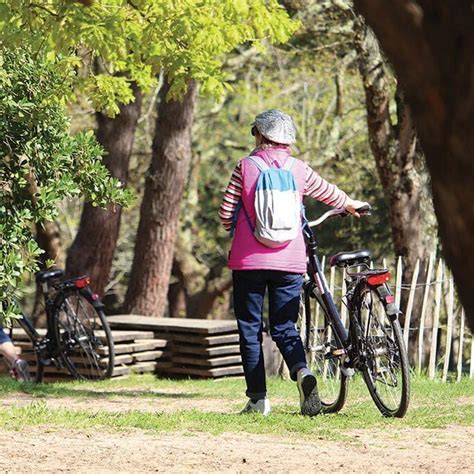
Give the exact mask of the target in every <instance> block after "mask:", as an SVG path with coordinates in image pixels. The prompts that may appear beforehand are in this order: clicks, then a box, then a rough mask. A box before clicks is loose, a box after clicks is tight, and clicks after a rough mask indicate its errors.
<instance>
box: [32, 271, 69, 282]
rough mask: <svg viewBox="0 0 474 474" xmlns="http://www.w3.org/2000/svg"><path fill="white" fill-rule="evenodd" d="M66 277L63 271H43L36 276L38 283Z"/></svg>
mask: <svg viewBox="0 0 474 474" xmlns="http://www.w3.org/2000/svg"><path fill="white" fill-rule="evenodd" d="M63 275H64V272H63V271H62V270H43V271H42V272H38V273H37V274H36V281H37V282H38V283H44V282H45V281H48V280H50V279H51V278H59V277H62V276H63Z"/></svg>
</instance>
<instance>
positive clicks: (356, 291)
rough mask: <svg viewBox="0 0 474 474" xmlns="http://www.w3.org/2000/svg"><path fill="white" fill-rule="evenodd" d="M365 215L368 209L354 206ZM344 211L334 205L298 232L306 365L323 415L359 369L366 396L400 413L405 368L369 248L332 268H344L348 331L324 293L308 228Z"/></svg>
mask: <svg viewBox="0 0 474 474" xmlns="http://www.w3.org/2000/svg"><path fill="white" fill-rule="evenodd" d="M358 212H359V214H361V215H368V214H370V207H369V206H365V207H363V208H361V209H358ZM341 215H342V216H344V215H347V211H346V210H344V209H333V210H330V211H328V212H326V213H325V214H324V215H323V216H321V217H320V218H319V219H318V220H315V221H313V222H306V223H305V224H304V225H303V232H304V235H305V239H306V246H307V254H308V271H307V275H306V277H305V283H304V287H303V293H302V305H301V311H300V313H301V314H300V323H299V324H300V330H301V335H302V339H303V343H304V345H305V350H306V353H307V358H308V364H309V366H310V368H311V369H312V371H313V373H314V374H315V376H316V377H317V379H318V390H319V395H320V398H321V402H322V405H323V410H322V411H323V413H334V412H337V411H339V410H340V409H341V408H342V407H343V406H344V403H345V401H346V398H347V391H348V381H349V378H350V377H351V376H352V375H353V374H354V371H355V370H358V371H360V372H361V373H362V375H363V378H364V381H365V383H366V384H367V387H368V389H369V392H370V395H371V396H372V399H373V400H374V402H375V404H376V405H377V408H378V409H379V410H380V412H381V413H382V414H383V415H384V416H387V417H400V418H401V417H403V416H404V415H405V413H406V411H407V409H408V405H409V399H410V372H409V365H408V356H407V352H406V348H405V346H404V342H403V337H402V332H401V327H400V323H399V321H398V315H399V313H400V311H399V309H398V307H397V305H396V304H395V298H394V296H393V295H392V293H391V291H390V288H389V287H388V285H387V282H388V281H389V279H390V273H389V271H388V270H387V269H385V268H384V269H371V268H370V260H371V256H370V252H369V251H367V250H358V251H354V252H341V253H338V254H337V255H334V256H333V257H331V259H330V265H331V266H338V267H345V269H346V271H345V275H346V276H345V282H346V287H347V292H346V294H345V296H344V298H343V301H344V304H345V305H346V306H347V309H348V315H349V318H348V329H346V327H345V325H344V324H343V322H342V320H341V317H340V315H339V312H338V310H337V308H336V305H335V304H334V301H333V299H332V296H331V293H330V292H329V289H328V285H327V281H326V279H325V277H324V273H323V272H322V270H321V264H320V261H319V259H318V256H317V244H316V240H315V237H314V234H313V232H312V230H311V227H314V226H318V225H320V224H322V223H323V222H324V221H325V220H326V219H328V218H330V217H333V216H341Z"/></svg>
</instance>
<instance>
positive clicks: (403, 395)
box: [359, 288, 410, 418]
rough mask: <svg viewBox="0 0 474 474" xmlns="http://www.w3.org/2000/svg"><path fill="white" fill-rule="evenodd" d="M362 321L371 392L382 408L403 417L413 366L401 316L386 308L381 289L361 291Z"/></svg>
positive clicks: (408, 395) (366, 375)
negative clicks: (389, 311)
mask: <svg viewBox="0 0 474 474" xmlns="http://www.w3.org/2000/svg"><path fill="white" fill-rule="evenodd" d="M359 316H360V320H359V323H360V325H361V329H362V339H361V344H362V351H363V353H365V364H364V368H363V370H362V373H363V376H364V380H365V383H366V384H367V387H368V389H369V392H370V395H371V396H372V399H373V400H374V402H375V404H376V405H377V408H378V409H379V410H380V412H381V413H382V414H383V415H384V416H387V417H398V418H402V417H403V416H404V415H405V413H406V411H407V409H408V404H409V400H410V369H409V365H408V356H407V352H406V349H405V345H404V342H403V337H402V332H401V328H400V323H399V321H398V319H396V318H395V319H391V318H390V317H389V316H388V315H387V314H386V312H385V308H384V306H383V305H382V303H381V301H380V298H379V296H378V294H377V292H376V291H375V290H373V289H371V288H366V289H364V290H363V292H362V294H361V306H360V311H359Z"/></svg>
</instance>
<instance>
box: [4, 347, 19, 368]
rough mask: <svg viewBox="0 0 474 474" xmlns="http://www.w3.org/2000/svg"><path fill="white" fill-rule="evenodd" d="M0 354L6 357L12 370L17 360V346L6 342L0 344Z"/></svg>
mask: <svg viewBox="0 0 474 474" xmlns="http://www.w3.org/2000/svg"><path fill="white" fill-rule="evenodd" d="M0 354H1V355H2V356H3V357H5V359H6V360H7V362H8V366H9V367H10V368H11V367H13V364H14V362H15V360H16V351H15V346H14V345H13V344H12V343H11V342H9V341H8V342H4V343H3V344H0Z"/></svg>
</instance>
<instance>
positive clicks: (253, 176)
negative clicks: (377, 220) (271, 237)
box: [219, 146, 347, 273]
mask: <svg viewBox="0 0 474 474" xmlns="http://www.w3.org/2000/svg"><path fill="white" fill-rule="evenodd" d="M251 155H258V156H260V157H261V158H263V159H264V160H265V161H266V162H267V164H268V165H269V166H278V167H281V166H283V164H284V163H285V161H286V159H287V158H288V156H290V149H289V147H282V146H279V147H271V148H266V149H263V150H262V149H256V150H254V151H253V152H252V153H251ZM292 172H293V175H294V176H295V181H296V184H297V186H298V190H299V192H300V196H301V199H303V196H310V197H313V198H315V199H317V200H319V201H322V202H324V203H326V204H328V205H330V206H334V207H343V206H344V204H345V202H346V200H347V195H346V194H345V193H344V192H343V191H341V190H340V189H339V188H338V187H337V186H335V185H334V184H330V183H329V182H327V181H326V180H324V179H323V178H321V176H319V175H318V174H317V173H316V172H315V171H313V170H312V169H311V168H310V167H309V166H308V165H306V164H305V163H303V162H302V161H301V160H297V161H296V163H295V165H294V166H293V168H292ZM258 176H259V171H258V169H257V167H256V166H255V165H253V164H251V162H248V161H246V160H245V158H244V159H243V160H241V161H240V162H239V163H238V164H237V166H236V167H235V169H234V171H233V173H232V176H231V178H230V182H229V184H228V186H227V188H226V190H225V192H224V198H223V200H222V204H221V206H220V208H219V217H220V219H221V222H222V224H223V225H224V227H225V229H226V230H230V229H231V227H232V221H233V217H234V213H235V211H236V209H237V205H238V203H239V201H242V202H243V204H244V206H245V209H246V210H247V213H248V214H249V217H250V220H251V221H252V222H254V221H255V209H254V205H253V202H254V197H255V186H256V183H257V179H258ZM228 265H229V268H231V269H232V270H281V271H287V272H293V273H304V272H305V271H306V252H305V247H304V240H303V234H302V232H300V235H298V237H297V238H296V239H295V240H294V241H291V242H290V243H289V244H287V245H286V246H284V247H279V248H269V247H266V246H265V245H262V244H261V243H260V242H258V241H257V239H255V238H254V237H253V235H252V231H251V229H250V226H249V225H248V222H247V221H246V218H245V214H244V212H243V210H242V209H240V211H239V215H238V216H237V225H236V228H235V235H234V239H233V241H232V246H231V250H230V252H229V261H228Z"/></svg>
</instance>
